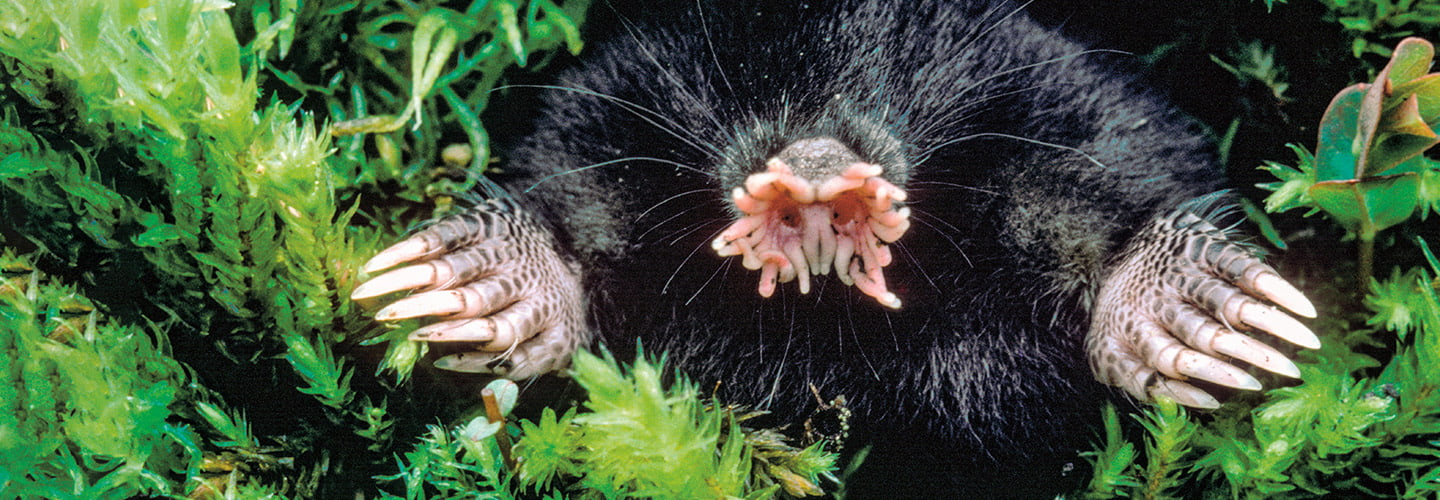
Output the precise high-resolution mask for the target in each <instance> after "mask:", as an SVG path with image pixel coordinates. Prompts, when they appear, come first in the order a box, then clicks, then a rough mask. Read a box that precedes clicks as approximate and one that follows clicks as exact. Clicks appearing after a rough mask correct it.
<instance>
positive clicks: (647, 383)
mask: <svg viewBox="0 0 1440 500" xmlns="http://www.w3.org/2000/svg"><path fill="white" fill-rule="evenodd" d="M602 355H603V357H601V356H597V355H595V354H591V353H589V352H581V353H579V354H577V355H576V357H575V361H574V367H573V368H572V369H571V376H573V377H574V379H575V381H576V383H578V384H579V385H580V386H581V387H583V388H584V389H585V390H586V394H587V396H586V399H585V400H583V401H581V403H580V406H579V407H573V408H570V409H568V410H565V411H564V412H563V414H557V412H556V411H555V410H554V409H552V408H546V409H545V410H544V413H543V414H542V415H541V417H540V418H539V419H537V420H534V421H529V420H522V421H519V422H518V425H515V424H511V425H508V426H505V427H503V428H502V426H501V424H500V423H499V422H490V421H489V420H488V419H487V417H486V416H483V415H482V416H479V417H475V418H474V419H473V420H472V421H471V422H470V423H468V424H466V425H460V426H455V427H453V428H450V429H444V428H441V427H435V426H432V427H431V428H430V429H429V431H428V432H427V433H426V434H425V435H424V436H422V437H421V441H420V443H418V444H417V445H416V446H415V450H414V451H412V452H410V453H407V454H405V456H404V457H402V458H400V460H399V462H400V468H401V472H400V473H399V474H395V475H392V476H388V477H387V478H386V479H389V480H391V481H396V482H403V483H404V485H405V495H404V496H397V497H396V498H406V499H416V498H477V497H478V498H515V497H543V498H606V499H624V498H667V499H686V498H696V499H701V498H772V497H774V496H775V495H776V493H777V492H779V491H782V490H783V491H786V492H787V493H789V494H790V495H793V496H805V495H818V494H822V493H823V491H824V490H823V489H822V488H821V486H820V485H821V478H822V477H824V478H827V479H826V480H828V481H831V482H833V481H834V477H833V476H832V475H831V471H832V470H833V469H834V467H835V460H836V456H835V455H834V454H832V453H828V452H825V451H823V450H822V449H821V445H820V444H819V443H816V444H814V445H811V446H809V447H807V448H803V449H802V448H795V447H791V446H789V445H787V444H785V443H784V441H783V440H782V439H780V438H779V436H778V435H777V434H775V433H773V431H766V430H755V429H749V428H746V427H744V426H743V425H742V422H743V421H744V420H746V419H747V418H750V417H752V416H754V415H755V414H754V413H749V412H744V411H740V410H738V409H735V408H729V407H722V406H720V405H718V404H717V403H716V402H714V401H711V402H710V403H709V404H706V403H704V402H703V401H702V400H701V398H700V397H699V394H698V391H697V389H696V387H695V385H694V384H693V383H691V382H689V381H687V380H685V379H684V377H682V376H678V375H676V380H674V381H673V382H670V383H667V382H666V381H665V379H666V378H667V375H666V374H665V371H664V364H663V360H662V361H654V360H650V359H646V358H645V357H644V355H643V354H642V355H640V356H638V358H639V359H638V360H637V361H636V362H635V364H634V365H631V366H629V367H626V366H622V365H621V364H620V363H618V362H616V360H615V358H614V357H613V356H612V355H611V354H610V353H609V352H608V351H606V352H603V353H602ZM497 385H498V386H506V385H508V386H509V387H512V388H513V386H514V384H513V383H510V382H508V381H498V382H497V383H492V384H491V387H496V386H497ZM511 390H513V389H511ZM497 392H504V391H503V390H498V391H497ZM500 406H501V408H502V411H508V409H507V408H505V406H506V405H505V404H504V402H503V398H502V403H501V405H500ZM557 415H558V416H557ZM502 432H503V433H504V434H505V435H506V436H507V437H508V441H513V442H514V443H515V445H514V448H513V454H512V456H513V460H514V463H515V464H516V466H515V467H509V466H507V465H506V459H505V455H504V452H502V451H501V450H502V448H503V445H501V444H499V441H497V438H496V436H497V435H499V434H500V433H502Z"/></svg>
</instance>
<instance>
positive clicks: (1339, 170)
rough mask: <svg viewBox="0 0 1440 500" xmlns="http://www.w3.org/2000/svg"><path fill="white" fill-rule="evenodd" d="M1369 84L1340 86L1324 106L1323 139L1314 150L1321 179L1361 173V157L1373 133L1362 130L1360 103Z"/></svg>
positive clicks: (1335, 179)
mask: <svg viewBox="0 0 1440 500" xmlns="http://www.w3.org/2000/svg"><path fill="white" fill-rule="evenodd" d="M1366 87H1367V85H1365V84H1358V85H1352V86H1350V87H1346V88H1345V89H1344V90H1341V91H1340V93H1339V94H1336V95H1335V98H1334V99H1333V100H1331V101H1330V106H1329V107H1328V108H1325V115H1324V116H1323V117H1322V118H1321V119H1320V142H1319V147H1318V149H1317V150H1316V151H1315V174H1316V180H1318V181H1337V180H1350V179H1355V178H1357V177H1359V176H1360V174H1361V171H1360V165H1361V159H1362V158H1363V157H1364V148H1365V147H1366V146H1367V139H1368V138H1369V136H1370V135H1371V134H1373V133H1374V124H1373V123H1372V124H1371V125H1370V127H1371V128H1370V133H1368V134H1366V133H1361V131H1360V126H1361V120H1360V115H1361V111H1360V110H1361V107H1362V106H1363V103H1364V101H1365V98H1366V92H1365V89H1366Z"/></svg>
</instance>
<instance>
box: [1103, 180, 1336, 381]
mask: <svg viewBox="0 0 1440 500" xmlns="http://www.w3.org/2000/svg"><path fill="white" fill-rule="evenodd" d="M1215 200H1216V199H1215V198H1203V199H1200V200H1197V201H1196V202H1192V203H1191V204H1188V205H1187V206H1185V207H1182V208H1181V209H1180V210H1177V211H1175V212H1173V213H1171V214H1170V215H1168V216H1166V217H1163V218H1160V219H1157V220H1155V221H1153V222H1152V223H1151V224H1150V225H1149V226H1148V227H1146V228H1145V229H1143V230H1142V231H1141V232H1140V233H1139V234H1138V235H1137V236H1136V237H1135V238H1134V239H1133V240H1132V242H1131V243H1130V246H1129V247H1128V248H1127V250H1126V251H1125V252H1124V253H1123V254H1122V255H1121V257H1120V259H1119V261H1118V262H1117V263H1116V264H1115V266H1114V268H1113V269H1112V271H1111V273H1110V275H1109V276H1108V277H1107V278H1106V279H1105V281H1104V283H1103V285H1102V286H1101V288H1100V292H1099V294H1098V296H1097V297H1096V300H1095V308H1094V311H1093V313H1092V318H1091V331H1090V334H1089V336H1088V337H1087V340H1086V348H1087V350H1088V351H1089V357H1090V364H1091V369H1092V370H1093V371H1094V373H1095V376H1096V378H1097V379H1098V380H1099V381H1101V382H1104V383H1107V384H1111V385H1117V386H1120V387H1121V388H1123V389H1125V391H1126V392H1129V393H1130V394H1131V395H1132V396H1134V397H1136V398H1137V399H1140V400H1150V399H1152V398H1153V397H1154V396H1156V395H1164V396H1168V397H1171V398H1174V399H1175V400H1176V401H1178V402H1180V403H1181V404H1184V405H1187V406H1195V407H1200V408H1215V407H1218V406H1220V402H1219V401H1218V400H1216V399H1215V398H1214V397H1213V396H1211V395H1210V394H1209V393H1207V392H1206V391H1204V390H1202V389H1200V388H1199V387H1196V386H1194V385H1192V384H1190V383H1188V382H1187V381H1189V380H1204V381H1208V382H1212V383H1215V384H1219V385H1223V386H1229V387H1234V388H1238V389H1247V390H1256V389H1260V382H1259V381H1258V380H1257V379H1255V378H1254V377H1252V376H1251V375H1250V374H1248V373H1246V371H1245V370H1243V369H1241V368H1240V367H1238V366H1236V364H1235V363H1236V362H1237V361H1242V362H1245V363H1248V364H1251V365H1254V366H1256V367H1259V368H1261V369H1264V370H1266V371H1269V372H1272V373H1276V374H1279V375H1283V376H1287V377H1293V378H1298V377H1299V376H1300V370H1299V369H1298V368H1297V367H1296V366H1295V364H1294V363H1292V362H1291V361H1290V360H1289V359H1287V358H1286V357H1285V355H1284V354H1283V353H1281V352H1280V351H1278V350H1276V349H1274V348H1272V347H1270V346H1269V345H1266V344H1265V343H1264V342H1261V341H1260V340H1259V339H1257V338H1255V337H1252V336H1251V335H1247V334H1246V333H1244V332H1253V333H1263V334H1266V335H1263V336H1261V338H1265V336H1269V337H1274V338H1279V339H1282V340H1285V341H1287V342H1289V343H1291V344H1295V345H1297V346H1300V347H1306V348H1317V347H1320V340H1319V339H1318V338H1316V337H1315V334H1314V333H1311V332H1310V330H1309V329H1308V328H1306V327H1305V325H1303V324H1301V323H1300V322H1299V321H1296V320H1295V319H1294V318H1291V317H1290V316H1289V315H1287V314H1285V313H1284V312H1281V311H1280V310H1279V309H1278V308H1277V307H1275V306H1272V305H1270V304H1271V303H1273V304H1277V305H1279V306H1281V307H1284V308H1285V309H1289V310H1290V311H1292V312H1294V313H1296V314H1298V315H1300V316H1306V317H1311V318H1313V317H1315V307H1314V306H1313V305H1311V304H1310V301H1309V300H1307V299H1306V298H1305V296H1304V295H1303V294H1302V293H1300V291H1299V290H1297V289H1295V287H1293V286H1291V285H1290V284H1289V283H1287V282H1286V281H1285V280H1284V279H1283V278H1281V277H1280V274H1279V273H1276V272H1275V270H1274V269H1272V268H1270V266H1267V265H1265V263H1263V262H1261V261H1260V259H1259V257H1258V256H1256V255H1255V253H1254V250H1253V249H1252V248H1250V247H1248V246H1245V245H1243V244H1240V243H1237V242H1235V241H1234V240H1233V239H1231V236H1230V235H1229V234H1228V233H1227V231H1226V230H1224V229H1220V228H1217V227H1215V226H1214V225H1212V224H1211V223H1210V222H1208V221H1206V220H1205V219H1204V218H1203V217H1202V216H1200V215H1199V214H1201V213H1205V212H1208V211H1212V210H1210V209H1206V208H1204V207H1205V204H1206V203H1215Z"/></svg>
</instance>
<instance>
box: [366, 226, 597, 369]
mask: <svg viewBox="0 0 1440 500" xmlns="http://www.w3.org/2000/svg"><path fill="white" fill-rule="evenodd" d="M400 264H409V265H407V266H406V267H401V268H399V269H396V270H393V271H390V272H388V273H385V274H383V275H380V276H377V277H374V278H372V279H370V281H367V282H365V283H363V284H361V285H360V286H359V287H356V288H355V291H354V292H353V293H352V294H351V298H352V299H356V300H366V299H373V298H375V297H380V296H383V295H387V294H390V293H392V292H398V291H402V290H419V291H420V292H419V293H416V294H414V295H411V296H409V297H405V298H402V299H400V300H397V301H395V302H394V303H392V304H390V305H388V306H386V307H385V308H383V309H381V310H380V312H379V313H377V314H376V315H375V319H378V320H381V321H394V320H400V319H406V318H416V317H423V316H431V317H436V318H437V319H438V320H439V321H436V322H433V323H431V324H429V325H425V326H422V327H420V328H419V329H417V330H415V331H414V332H411V333H410V340H417V341H425V342H455V343H473V344H474V345H475V346H476V347H477V348H478V349H477V350H474V351H470V352H464V353H461V354H452V355H450V356H446V357H444V358H441V359H439V360H436V361H435V366H436V367H437V368H442V369H446V370H454V371H462V372H483V373H495V374H498V375H503V376H506V377H509V378H513V379H523V378H528V377H532V376H535V375H539V374H542V373H546V372H550V371H554V370H558V369H560V368H563V367H565V366H566V365H567V364H569V362H570V355H571V354H573V353H574V352H575V350H576V349H578V348H580V346H582V345H584V344H586V343H588V342H589V338H590V334H589V330H588V329H587V328H586V325H585V295H584V290H583V289H582V288H581V283H580V271H579V269H578V268H576V267H575V266H574V265H572V264H571V263H569V262H568V261H566V260H565V259H564V258H562V257H561V256H560V255H559V253H557V251H556V243H555V240H554V237H553V236H552V235H551V234H550V233H549V231H547V230H546V229H545V228H544V226H543V225H542V224H541V223H540V222H539V221H538V220H536V219H535V218H534V217H533V216H531V215H530V214H528V213H526V212H525V211H524V210H523V209H521V208H520V207H519V206H517V205H516V204H515V203H514V202H513V200H510V199H507V198H497V199H492V200H489V201H487V202H485V203H484V204H482V205H480V206H477V207H475V208H472V209H470V210H469V211H467V212H465V213H461V214H456V215H453V216H450V217H447V218H445V219H443V220H441V221H439V222H437V223H435V224H434V225H431V226H430V227H428V228H426V229H425V230H423V231H420V232H419V233H417V234H415V235H414V236H411V237H410V238H409V239H406V240H405V241H402V242H400V243H398V244H396V245H394V246H391V247H390V248H387V249H385V250H384V251H382V252H380V254H379V255H376V256H375V257H374V258H373V259H371V260H370V262H368V263H366V264H365V271H366V272H371V273H373V272H376V271H380V270H384V269H389V268H391V267H395V266H397V265H400Z"/></svg>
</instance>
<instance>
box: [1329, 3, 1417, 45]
mask: <svg viewBox="0 0 1440 500" xmlns="http://www.w3.org/2000/svg"><path fill="white" fill-rule="evenodd" d="M1321 3H1323V4H1325V6H1326V7H1328V8H1329V9H1330V14H1329V18H1330V19H1332V20H1333V21H1335V22H1337V23H1340V25H1341V26H1343V27H1344V28H1345V30H1346V31H1347V32H1349V33H1350V34H1351V36H1352V37H1353V39H1352V41H1351V44H1350V50H1351V52H1353V53H1354V55H1355V57H1360V56H1362V55H1364V54H1377V55H1380V56H1382V57H1391V50H1390V47H1391V44H1393V43H1394V41H1395V40H1397V39H1399V38H1402V37H1406V36H1413V35H1423V34H1427V33H1433V32H1434V31H1435V30H1436V29H1437V28H1440V5H1437V4H1435V3H1434V2H1429V1H1426V0H1321Z"/></svg>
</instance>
